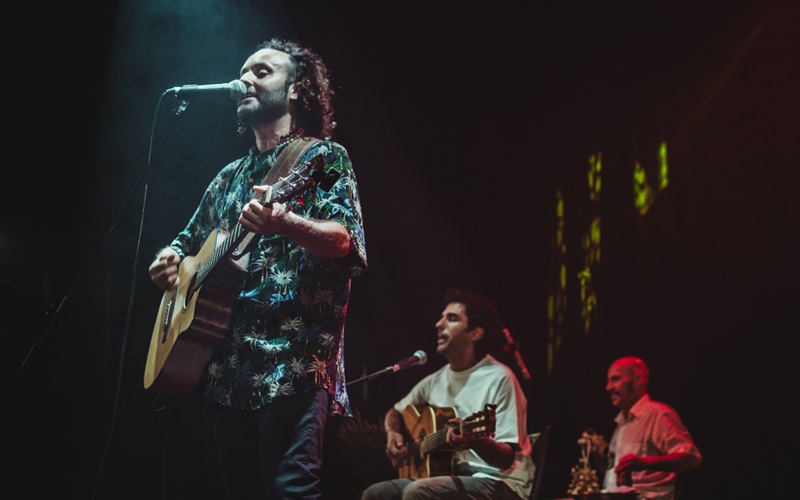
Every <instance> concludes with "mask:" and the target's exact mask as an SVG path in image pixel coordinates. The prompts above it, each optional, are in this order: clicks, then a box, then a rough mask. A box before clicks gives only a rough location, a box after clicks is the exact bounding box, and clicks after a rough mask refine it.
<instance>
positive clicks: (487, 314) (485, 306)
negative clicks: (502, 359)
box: [443, 288, 505, 359]
mask: <svg viewBox="0 0 800 500" xmlns="http://www.w3.org/2000/svg"><path fill="white" fill-rule="evenodd" d="M451 302H457V303H459V304H464V312H465V313H466V315H467V327H468V328H475V327H478V326H480V327H483V330H484V334H483V338H482V339H481V340H479V341H478V342H477V343H476V344H475V357H476V358H477V359H481V358H483V357H484V356H485V355H486V354H487V353H497V352H499V351H500V350H501V349H502V348H503V347H504V346H505V337H504V336H503V328H505V325H504V324H503V321H502V320H501V319H500V314H499V313H498V311H497V306H495V305H494V304H493V303H492V302H491V301H490V300H489V299H487V298H486V297H484V296H482V295H480V294H478V293H476V292H474V291H472V290H466V289H463V288H450V289H449V290H447V292H445V294H444V301H443V306H445V307H446V306H447V304H450V303H451Z"/></svg>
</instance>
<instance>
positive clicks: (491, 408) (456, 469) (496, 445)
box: [362, 289, 534, 500]
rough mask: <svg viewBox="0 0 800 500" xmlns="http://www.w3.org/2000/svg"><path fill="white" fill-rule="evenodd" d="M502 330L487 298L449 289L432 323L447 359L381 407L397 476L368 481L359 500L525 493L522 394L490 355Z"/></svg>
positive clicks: (528, 473)
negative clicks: (386, 408) (386, 407)
mask: <svg viewBox="0 0 800 500" xmlns="http://www.w3.org/2000/svg"><path fill="white" fill-rule="evenodd" d="M502 329H503V324H502V322H501V321H500V319H499V316H498V312H497V308H496V307H495V306H494V304H492V303H491V302H489V301H488V300H487V299H486V298H484V297H482V296H480V295H478V294H476V293H474V292H472V291H469V290H461V289H450V290H448V291H447V293H446V294H445V298H444V309H443V310H442V315H441V318H440V319H439V320H438V321H437V322H436V331H437V343H436V352H438V353H439V354H441V355H442V356H444V357H445V358H446V359H447V364H446V365H444V366H443V367H442V368H440V369H439V370H438V371H436V372H434V373H432V374H430V375H428V376H426V377H425V378H423V379H422V380H421V381H420V382H419V383H417V385H416V386H414V387H413V388H412V389H411V392H409V393H408V394H407V395H406V396H405V397H403V398H402V399H401V400H400V401H398V402H397V403H396V404H395V405H394V407H393V408H391V409H389V411H388V412H387V414H386V417H385V419H384V424H385V429H386V454H387V456H388V457H389V459H390V460H391V462H392V464H394V465H395V466H396V467H398V478H397V479H391V480H387V481H381V482H378V483H375V484H372V485H371V486H369V487H367V488H366V489H365V490H364V492H363V495H362V500H377V499H394V498H396V499H400V498H403V499H406V500H408V499H423V498H425V499H427V498H430V499H434V498H435V499H439V498H486V499H490V498H491V499H511V500H519V499H526V498H528V497H529V495H530V493H531V488H532V484H533V476H534V466H533V462H532V461H531V444H530V441H529V439H528V432H527V423H526V421H527V399H526V398H525V395H524V393H523V391H522V388H521V387H520V384H519V381H518V380H517V377H516V375H515V374H514V372H513V371H512V370H511V369H510V368H509V367H508V366H506V365H505V364H503V363H501V362H500V361H498V360H497V359H495V358H494V357H493V356H492V355H491V354H489V352H494V349H495V348H496V347H497V346H500V345H502V343H503V332H502Z"/></svg>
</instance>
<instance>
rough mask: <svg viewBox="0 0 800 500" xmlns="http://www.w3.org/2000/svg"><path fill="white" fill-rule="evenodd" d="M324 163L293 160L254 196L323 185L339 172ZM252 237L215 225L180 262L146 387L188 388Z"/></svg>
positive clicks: (239, 281)
mask: <svg viewBox="0 0 800 500" xmlns="http://www.w3.org/2000/svg"><path fill="white" fill-rule="evenodd" d="M324 167H325V164H324V161H323V156H322V155H321V154H320V155H317V156H315V157H314V158H312V159H311V160H310V161H308V162H302V163H298V164H297V165H295V166H293V167H292V169H291V170H290V171H289V173H288V174H287V175H286V177H282V178H280V179H279V180H278V181H277V182H275V183H274V184H272V185H271V186H269V188H268V189H267V190H266V191H265V192H264V193H263V194H262V195H261V196H260V197H259V199H260V201H261V202H262V203H275V202H279V203H282V202H285V201H288V200H290V199H292V198H293V197H294V196H296V195H297V194H299V193H301V192H303V191H305V190H307V189H309V188H311V187H312V186H319V187H320V188H321V189H324V190H325V191H327V190H329V189H330V188H331V187H333V184H334V183H335V182H336V180H337V179H338V178H339V176H340V173H339V172H336V171H333V170H332V171H331V172H330V173H328V174H325V173H324V172H323V169H324ZM255 236H256V235H255V233H252V232H249V231H246V230H244V228H243V227H242V226H241V225H240V224H237V225H236V227H235V228H234V229H233V230H231V231H222V230H215V231H213V232H212V233H211V234H210V235H209V236H208V238H206V241H205V242H204V243H203V246H202V247H201V248H200V251H199V252H198V253H197V255H195V256H187V257H186V258H185V259H183V260H182V261H181V263H180V265H179V266H178V276H179V278H180V282H179V285H178V288H177V289H175V290H170V291H167V292H166V293H164V296H163V297H162V299H161V305H160V307H159V308H158V314H157V316H156V321H155V326H154V327H153V334H152V337H151V339H150V350H149V352H148V354H147V363H146V365H145V370H144V387H145V388H146V389H152V390H154V391H155V392H158V393H159V394H163V395H165V396H170V397H175V398H186V397H188V396H189V395H190V394H191V392H192V391H193V390H194V388H195V386H196V385H197V383H198V382H199V381H200V378H201V377H202V375H203V372H204V370H205V368H206V365H207V364H208V361H209V360H210V358H211V354H212V352H213V349H214V347H215V346H216V344H217V343H218V342H219V341H220V340H222V339H223V338H224V337H225V336H226V335H227V332H228V329H229V325H230V319H231V312H232V308H233V303H234V300H235V299H236V297H237V296H238V294H239V292H240V291H241V289H242V287H243V286H244V282H245V277H246V275H247V261H248V254H249V251H250V248H251V243H252V242H253V240H254V239H255V238H254V237H255Z"/></svg>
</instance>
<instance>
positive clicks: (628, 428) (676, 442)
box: [603, 394, 702, 500]
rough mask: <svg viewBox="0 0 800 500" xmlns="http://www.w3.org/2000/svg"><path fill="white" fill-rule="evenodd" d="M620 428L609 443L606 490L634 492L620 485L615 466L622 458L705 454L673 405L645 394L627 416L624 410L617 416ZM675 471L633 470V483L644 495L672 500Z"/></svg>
mask: <svg viewBox="0 0 800 500" xmlns="http://www.w3.org/2000/svg"><path fill="white" fill-rule="evenodd" d="M614 421H615V422H616V423H617V427H616V429H615V430H614V434H613V435H612V436H611V441H610V442H609V445H608V452H609V460H608V469H607V471H606V475H605V477H604V479H603V491H608V492H613V491H630V488H625V487H618V486H617V475H616V473H615V472H614V467H615V466H616V465H617V461H618V460H619V459H620V457H623V456H625V455H628V454H630V453H633V454H634V455H639V456H643V457H650V456H654V455H668V454H670V453H689V454H691V455H695V456H697V457H701V458H702V456H701V455H700V450H699V449H698V448H697V446H696V445H695V443H694V440H692V436H691V435H690V434H689V431H688V430H687V429H686V427H685V426H684V425H683V422H682V421H681V418H680V416H678V413H677V412H676V411H675V410H674V409H673V408H672V407H670V406H669V405H666V404H664V403H661V402H658V401H653V400H652V399H650V395H649V394H645V395H644V396H642V397H641V399H639V401H637V402H636V403H635V404H634V405H633V406H632V407H631V409H630V412H629V415H628V417H627V418H625V417H624V416H623V413H622V412H620V413H619V414H617V416H616V417H615V418H614ZM676 479H677V475H676V473H674V472H665V471H638V472H633V473H631V480H632V483H633V484H632V486H633V488H635V489H636V490H637V491H638V492H639V494H640V495H641V497H642V498H647V499H664V500H671V499H672V498H674V496H675V480H676Z"/></svg>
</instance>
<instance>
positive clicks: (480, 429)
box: [458, 404, 497, 437]
mask: <svg viewBox="0 0 800 500" xmlns="http://www.w3.org/2000/svg"><path fill="white" fill-rule="evenodd" d="M496 408H497V405H493V404H487V405H486V406H485V407H484V409H483V410H482V411H478V412H475V413H473V414H472V415H470V416H469V417H468V418H465V419H464V420H463V421H462V422H461V425H459V429H458V433H459V434H461V435H462V436H465V437H466V436H471V437H480V436H488V435H490V434H492V433H493V432H494V431H495V424H496V423H497V417H496V415H495V409H496Z"/></svg>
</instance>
